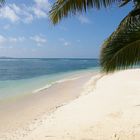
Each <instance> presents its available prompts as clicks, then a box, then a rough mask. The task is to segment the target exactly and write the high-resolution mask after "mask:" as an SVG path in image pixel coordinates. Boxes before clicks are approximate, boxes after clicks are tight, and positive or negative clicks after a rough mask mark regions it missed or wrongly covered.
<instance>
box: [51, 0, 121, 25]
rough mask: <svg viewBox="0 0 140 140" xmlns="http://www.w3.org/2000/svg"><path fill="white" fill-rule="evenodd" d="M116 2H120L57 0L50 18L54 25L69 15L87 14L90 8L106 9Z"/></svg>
mask: <svg viewBox="0 0 140 140" xmlns="http://www.w3.org/2000/svg"><path fill="white" fill-rule="evenodd" d="M115 2H119V0H57V1H56V2H55V3H54V5H53V6H52V10H51V11H50V18H51V20H52V22H53V24H56V23H58V22H59V21H60V20H61V19H62V18H63V17H67V16H68V15H72V14H76V13H77V12H82V11H85V12H86V11H87V9H89V8H96V9H100V8H101V7H105V8H106V7H108V6H110V5H112V4H113V3H115Z"/></svg>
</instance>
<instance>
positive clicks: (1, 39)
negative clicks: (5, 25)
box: [0, 35, 7, 45]
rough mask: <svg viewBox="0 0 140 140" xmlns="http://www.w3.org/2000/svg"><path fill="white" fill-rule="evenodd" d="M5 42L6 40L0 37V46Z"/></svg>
mask: <svg viewBox="0 0 140 140" xmlns="http://www.w3.org/2000/svg"><path fill="white" fill-rule="evenodd" d="M6 40H7V39H6V38H5V37H4V36H2V35H0V45H1V44H4V43H5V42H6Z"/></svg>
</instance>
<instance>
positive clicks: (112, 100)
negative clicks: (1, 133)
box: [1, 69, 140, 140]
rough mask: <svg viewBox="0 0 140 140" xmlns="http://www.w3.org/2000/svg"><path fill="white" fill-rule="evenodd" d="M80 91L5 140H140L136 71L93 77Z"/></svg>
mask: <svg viewBox="0 0 140 140" xmlns="http://www.w3.org/2000/svg"><path fill="white" fill-rule="evenodd" d="M90 76H91V75H90ZM97 79H99V80H98V81H97ZM95 81H97V83H96V85H95ZM78 82H79V81H78ZM74 85H75V84H74ZM63 88H64V87H63ZM82 90H83V91H82ZM82 90H81V91H80V90H79V91H78V90H77V89H75V91H76V92H81V93H82V96H80V97H79V98H77V99H75V100H73V101H71V102H70V103H67V104H66V105H63V106H61V107H59V108H57V109H56V111H54V112H53V113H51V114H50V115H48V114H47V113H44V114H43V115H42V116H40V117H39V118H38V119H37V121H36V122H34V123H30V124H29V125H28V127H27V128H26V129H24V130H22V131H20V130H17V131H16V132H15V133H14V134H13V135H7V140H9V139H10V138H11V140H140V69H135V70H126V71H120V72H116V73H114V74H110V75H106V76H100V75H97V76H96V77H95V76H93V77H92V78H91V79H90V80H89V79H88V80H87V81H86V84H85V83H84V84H83V88H82ZM1 139H2V138H1ZM3 139H4V137H3ZM3 139H2V140H3ZM5 139H6V137H5Z"/></svg>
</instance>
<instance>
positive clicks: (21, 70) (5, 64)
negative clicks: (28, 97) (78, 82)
mask: <svg viewBox="0 0 140 140" xmlns="http://www.w3.org/2000/svg"><path fill="white" fill-rule="evenodd" d="M93 70H99V64H98V60H97V59H46V58H44V59H38V58H36V59H0V100H3V99H6V98H11V97H14V96H21V95H25V94H31V93H37V92H38V91H39V90H42V89H44V88H48V87H50V86H51V85H52V84H54V83H55V82H56V81H59V80H61V79H65V78H66V77H67V76H70V75H72V74H76V73H79V72H80V73H81V72H84V71H93Z"/></svg>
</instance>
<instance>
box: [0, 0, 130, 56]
mask: <svg viewBox="0 0 140 140" xmlns="http://www.w3.org/2000/svg"><path fill="white" fill-rule="evenodd" d="M51 4H52V3H50V1H49V0H30V1H28V0H18V1H17V0H12V1H11V0H7V1H6V4H5V5H4V7H2V8H1V10H0V56H8V57H40V58H41V57H45V58H98V57H99V54H100V48H101V45H102V43H103V41H104V40H105V39H106V38H107V37H108V36H109V35H110V34H111V33H112V32H113V31H114V30H115V29H116V27H117V26H118V24H119V22H120V21H121V20H122V19H123V17H125V16H126V15H127V14H128V12H129V11H130V10H131V9H132V7H131V5H127V6H125V7H123V8H118V7H117V6H113V7H110V8H108V9H102V10H100V11H97V10H94V9H91V10H89V11H88V13H86V14H78V15H76V16H73V17H70V18H67V19H64V20H62V21H61V22H60V23H59V24H58V25H56V26H53V25H52V24H51V22H50V20H49V17H48V11H49V10H50V7H51Z"/></svg>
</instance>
